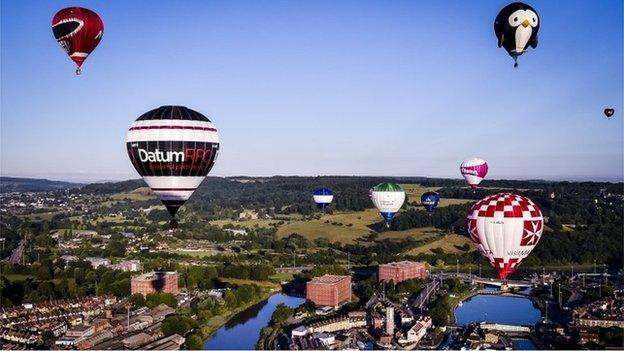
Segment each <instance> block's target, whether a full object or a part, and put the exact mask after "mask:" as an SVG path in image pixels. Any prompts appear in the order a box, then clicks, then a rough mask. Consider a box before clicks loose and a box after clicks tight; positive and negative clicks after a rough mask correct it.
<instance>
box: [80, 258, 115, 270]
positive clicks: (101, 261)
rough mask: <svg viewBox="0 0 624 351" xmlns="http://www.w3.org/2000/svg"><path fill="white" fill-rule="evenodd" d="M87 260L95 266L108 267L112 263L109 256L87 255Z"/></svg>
mask: <svg viewBox="0 0 624 351" xmlns="http://www.w3.org/2000/svg"><path fill="white" fill-rule="evenodd" d="M85 261H88V262H90V263H91V265H92V266H93V268H98V267H99V266H104V267H108V266H110V264H111V261H110V260H109V259H108V258H102V257H87V258H85Z"/></svg>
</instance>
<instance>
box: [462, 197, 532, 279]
mask: <svg viewBox="0 0 624 351" xmlns="http://www.w3.org/2000/svg"><path fill="white" fill-rule="evenodd" d="M467 219H468V221H467V227H468V232H469V233H470V239H472V241H473V242H474V243H475V245H476V246H477V249H478V250H479V252H481V254H482V255H483V256H484V257H485V258H487V259H488V261H489V262H490V264H491V265H492V266H493V267H494V268H495V269H496V270H497V271H498V275H499V277H500V279H501V280H502V281H503V283H504V282H505V281H506V280H507V277H508V276H509V274H511V273H512V272H513V271H514V270H515V269H516V268H517V267H518V265H519V264H520V262H521V261H522V260H523V259H524V258H525V257H527V256H528V255H529V254H530V253H531V250H533V248H534V247H535V245H537V243H538V242H539V240H540V238H541V236H542V230H543V229H544V219H543V217H542V212H541V211H540V208H539V206H537V204H536V203H534V202H533V201H531V199H528V198H526V197H524V196H521V195H516V194H512V193H499V194H495V195H489V196H486V197H485V198H483V199H482V200H480V201H478V202H476V203H475V204H474V205H472V207H471V208H470V210H468V218H467ZM503 288H504V287H503Z"/></svg>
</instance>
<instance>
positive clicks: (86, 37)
mask: <svg viewBox="0 0 624 351" xmlns="http://www.w3.org/2000/svg"><path fill="white" fill-rule="evenodd" d="M52 33H53V34H54V38H56V41H58V43H59V44H60V45H61V47H62V48H63V49H64V50H65V51H66V52H67V54H68V55H69V58H71V59H72V60H73V61H74V62H75V63H76V65H77V66H78V67H77V68H76V74H80V72H81V69H80V67H81V66H82V64H83V63H84V61H85V60H86V59H87V57H88V56H89V54H91V52H93V50H95V47H96V46H98V44H99V43H100V40H101V39H102V34H103V33H104V23H102V19H101V18H100V16H98V15H97V13H95V12H93V11H91V10H89V9H85V8H83V7H68V8H65V9H62V10H61V11H59V12H57V13H56V15H54V17H53V18H52Z"/></svg>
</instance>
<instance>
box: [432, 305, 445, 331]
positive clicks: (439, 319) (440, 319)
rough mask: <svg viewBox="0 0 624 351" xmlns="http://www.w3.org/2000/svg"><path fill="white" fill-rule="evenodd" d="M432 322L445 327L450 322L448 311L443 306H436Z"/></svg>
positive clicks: (433, 310)
mask: <svg viewBox="0 0 624 351" xmlns="http://www.w3.org/2000/svg"><path fill="white" fill-rule="evenodd" d="M430 315H431V322H432V323H433V324H434V325H435V326H437V327H444V326H446V325H447V324H448V318H449V316H448V313H447V311H446V310H445V309H444V308H443V307H442V306H436V307H434V308H433V309H432V310H431V312H430Z"/></svg>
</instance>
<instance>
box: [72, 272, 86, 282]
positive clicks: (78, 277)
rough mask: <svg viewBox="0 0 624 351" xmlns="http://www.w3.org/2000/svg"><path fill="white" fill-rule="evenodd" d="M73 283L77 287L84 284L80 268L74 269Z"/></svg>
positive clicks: (83, 275) (83, 274) (83, 273)
mask: <svg viewBox="0 0 624 351" xmlns="http://www.w3.org/2000/svg"><path fill="white" fill-rule="evenodd" d="M74 281H75V282H76V284H77V285H82V284H84V282H85V272H84V269H82V268H76V269H74Z"/></svg>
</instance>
